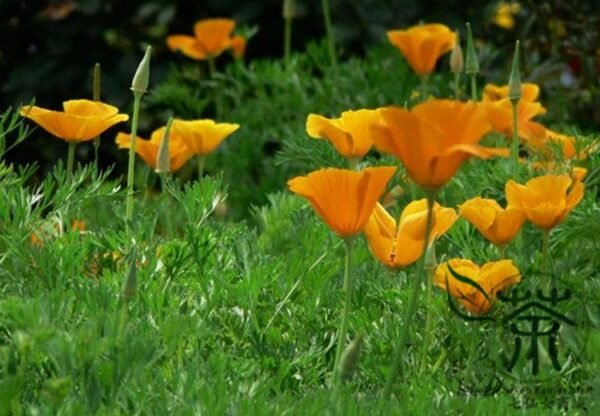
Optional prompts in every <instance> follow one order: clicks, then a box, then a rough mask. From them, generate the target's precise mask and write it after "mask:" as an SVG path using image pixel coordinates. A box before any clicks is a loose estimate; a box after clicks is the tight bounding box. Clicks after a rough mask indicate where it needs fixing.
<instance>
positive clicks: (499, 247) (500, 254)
mask: <svg viewBox="0 0 600 416" xmlns="http://www.w3.org/2000/svg"><path fill="white" fill-rule="evenodd" d="M496 249H497V250H498V258H499V259H500V260H502V259H505V258H506V244H500V245H497V246H496Z"/></svg>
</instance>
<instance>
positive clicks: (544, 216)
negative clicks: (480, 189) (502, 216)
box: [506, 175, 584, 230]
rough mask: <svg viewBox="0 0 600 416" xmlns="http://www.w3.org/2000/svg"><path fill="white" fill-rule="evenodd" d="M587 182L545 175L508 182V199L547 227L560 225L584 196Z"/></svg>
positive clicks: (528, 216)
mask: <svg viewBox="0 0 600 416" xmlns="http://www.w3.org/2000/svg"><path fill="white" fill-rule="evenodd" d="M583 191H584V185H583V183H581V182H579V181H575V182H574V183H573V180H572V179H571V178H570V177H569V176H566V175H545V176H539V177H537V178H533V179H530V180H529V181H528V182H527V184H525V185H521V184H518V183H516V182H515V181H513V180H512V179H511V180H509V181H508V182H507V183H506V199H507V200H508V204H509V205H512V206H514V207H516V208H518V209H520V210H521V211H523V212H524V213H525V215H526V216H527V219H528V220H529V221H531V222H532V223H533V224H535V225H536V226H538V227H539V228H541V229H543V230H550V229H552V228H554V227H555V226H556V225H557V224H559V223H560V222H561V221H562V220H564V219H565V218H566V216H567V215H568V214H569V212H571V210H572V209H573V208H575V206H576V205H577V204H579V202H581V199H582V198H583Z"/></svg>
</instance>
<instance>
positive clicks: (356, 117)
mask: <svg viewBox="0 0 600 416" xmlns="http://www.w3.org/2000/svg"><path fill="white" fill-rule="evenodd" d="M378 119H379V114H378V113H377V111H376V110H357V111H344V112H343V113H342V115H341V117H340V118H334V119H329V118H325V117H323V116H320V115H317V114H310V115H309V116H308V118H307V119H306V131H307V133H308V135H309V136H310V137H314V138H315V139H327V140H329V141H330V142H331V143H332V144H333V146H334V147H335V149H336V150H337V151H338V152H339V153H340V154H341V155H343V156H344V157H346V158H350V159H352V158H361V157H363V156H364V155H366V154H367V152H368V151H369V150H371V146H373V139H372V138H371V125H372V124H373V123H374V122H376V121H377V120H378Z"/></svg>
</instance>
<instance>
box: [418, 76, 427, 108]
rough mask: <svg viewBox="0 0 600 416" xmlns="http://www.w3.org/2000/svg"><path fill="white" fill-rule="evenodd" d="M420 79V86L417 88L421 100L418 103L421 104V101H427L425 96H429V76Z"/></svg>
mask: <svg viewBox="0 0 600 416" xmlns="http://www.w3.org/2000/svg"><path fill="white" fill-rule="evenodd" d="M420 79H421V84H420V85H419V87H420V93H421V99H420V100H419V101H421V102H423V101H427V94H429V75H428V74H425V75H423V76H421V77H420Z"/></svg>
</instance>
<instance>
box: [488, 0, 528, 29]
mask: <svg viewBox="0 0 600 416" xmlns="http://www.w3.org/2000/svg"><path fill="white" fill-rule="evenodd" d="M520 11H521V5H520V4H519V3H517V2H511V3H508V2H504V1H501V2H500V3H498V6H497V7H496V12H495V13H494V16H492V23H494V24H495V25H497V26H500V27H501V28H503V29H506V30H510V29H512V28H513V27H514V26H515V15H516V14H518V13H519V12H520Z"/></svg>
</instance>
